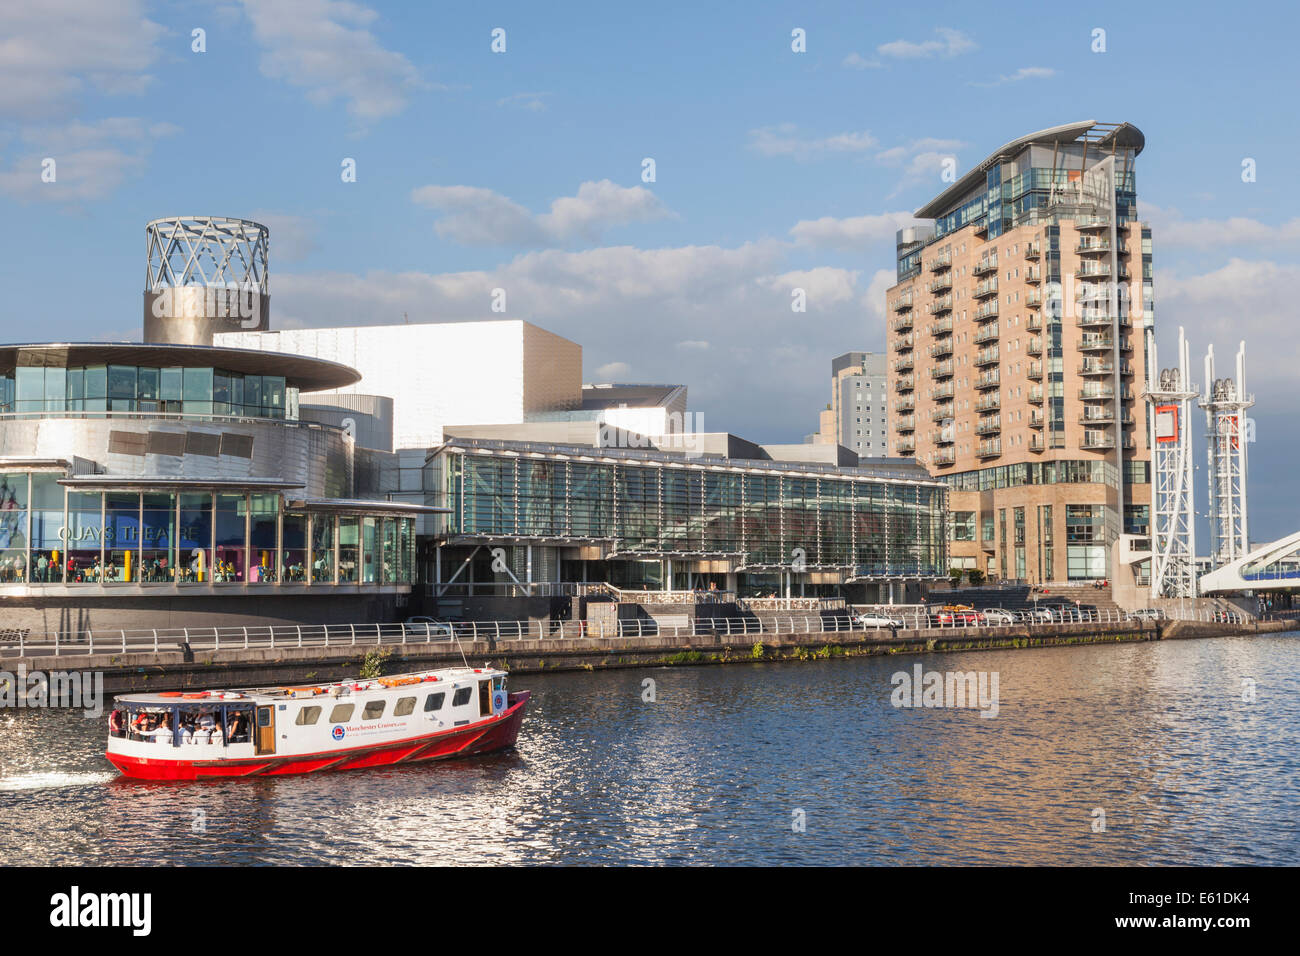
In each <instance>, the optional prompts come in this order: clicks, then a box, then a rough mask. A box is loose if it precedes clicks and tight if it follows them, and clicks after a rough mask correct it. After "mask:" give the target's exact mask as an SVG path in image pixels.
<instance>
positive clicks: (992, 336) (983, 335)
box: [974, 322, 998, 345]
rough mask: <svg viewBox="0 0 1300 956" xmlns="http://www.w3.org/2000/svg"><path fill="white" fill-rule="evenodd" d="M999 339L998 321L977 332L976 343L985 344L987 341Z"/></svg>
mask: <svg viewBox="0 0 1300 956" xmlns="http://www.w3.org/2000/svg"><path fill="white" fill-rule="evenodd" d="M997 340H998V324H997V323H996V322H990V323H989V324H988V325H986V326H984V327H983V328H982V329H980V330H979V331H978V332H976V333H975V339H974V342H975V344H976V345H983V344H984V343H985V342H996V341H997Z"/></svg>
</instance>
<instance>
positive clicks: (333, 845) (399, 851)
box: [0, 634, 1300, 865]
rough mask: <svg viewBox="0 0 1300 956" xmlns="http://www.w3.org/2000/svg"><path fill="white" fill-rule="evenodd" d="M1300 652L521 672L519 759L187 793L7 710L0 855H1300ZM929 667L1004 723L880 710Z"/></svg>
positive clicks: (0, 763) (472, 859)
mask: <svg viewBox="0 0 1300 956" xmlns="http://www.w3.org/2000/svg"><path fill="white" fill-rule="evenodd" d="M1297 652H1300V634H1287V635H1277V636H1268V637H1262V638H1251V639H1248V638H1241V639H1226V640H1214V641H1173V642H1165V643H1155V644H1140V645H1124V646H1104V647H1072V648H1058V649H1044V650H1032V651H1024V650H1022V651H993V652H981V653H966V654H949V655H925V656H922V657H919V658H917V657H905V656H898V657H889V658H872V659H858V660H851V661H827V662H821V663H804V664H784V665H776V664H767V665H763V664H759V665H752V666H749V665H736V666H729V667H696V668H675V669H668V668H659V669H635V670H627V671H611V672H603V673H579V674H547V675H535V676H527V677H524V676H521V677H519V678H517V679H516V680H515V683H516V684H517V685H518V686H520V687H528V688H531V689H532V690H533V691H534V694H533V702H532V705H531V707H530V710H529V714H528V717H527V718H526V719H525V721H524V730H523V733H522V734H521V736H520V742H519V747H518V749H517V750H515V751H511V752H508V753H502V754H496V755H492V756H487V757H480V758H474V759H470V760H463V761H456V762H448V763H441V764H433V765H425V766H415V767H403V768H395V769H387V770H384V769H380V770H367V771H355V772H349V773H336V774H326V775H322V776H315V777H290V778H280V779H265V780H262V779H254V780H245V781H221V782H214V783H197V784H152V783H147V782H135V781H128V780H125V779H123V778H119V777H116V776H115V775H114V774H113V773H112V770H111V768H110V767H109V766H108V764H107V763H106V762H105V761H104V759H103V755H102V752H103V740H104V722H103V720H102V719H100V720H96V721H90V720H85V719H84V718H82V716H81V714H80V712H77V711H73V712H59V711H51V712H34V711H16V712H15V711H11V712H8V713H6V714H4V715H3V716H0V863H20V862H29V863H56V864H75V863H81V862H88V863H107V864H150V863H172V864H185V863H209V864H210V863H215V864H224V865H242V864H252V863H273V864H293V863H333V864H349V863H364V864H373V863H437V864H474V863H539V862H555V863H690V862H699V863H761V864H775V863H803V864H830V863H864V864H870V863H908V864H913V863H916V864H919V863H966V862H970V863H1061V864H1073V863H1114V864H1119V863H1156V864H1172V863H1193V864H1241V863H1274V864H1283V863H1285V864H1296V863H1300V824H1298V823H1297V814H1296V809H1295V808H1296V807H1297V805H1300V799H1298V798H1300V792H1298V790H1300V782H1298V781H1300V774H1297V772H1296V771H1297V768H1298V767H1300V750H1298V743H1297V739H1296V727H1297V726H1298V725H1300V677H1298V676H1297V671H1298V669H1297V667H1296V663H1297V657H1298V653H1297ZM918 660H919V661H921V662H922V663H923V664H924V666H925V667H926V669H934V670H940V671H943V670H966V669H969V670H990V671H997V672H999V674H1000V687H1001V701H1000V715H999V716H998V717H997V718H995V719H991V720H990V719H985V718H981V717H980V716H979V712H978V711H977V710H942V709H928V710H927V709H917V710H905V709H895V708H893V707H891V706H890V704H889V697H890V691H891V690H892V687H891V684H890V679H889V678H890V675H891V674H892V673H894V672H895V671H898V670H903V669H910V668H911V666H912V664H913V663H915V662H917V661H918ZM646 676H653V677H654V679H655V681H656V684H657V688H656V689H657V695H656V696H657V701H656V702H655V703H643V702H642V699H641V691H642V685H641V681H642V679H643V678H644V677H646ZM1246 677H1250V678H1253V679H1254V680H1255V681H1256V682H1257V686H1256V694H1257V698H1256V700H1255V702H1254V703H1249V704H1248V703H1243V702H1242V699H1241V698H1242V679H1243V678H1246ZM1096 808H1101V809H1103V810H1104V811H1105V818H1106V829H1105V832H1100V833H1094V832H1093V829H1092V826H1093V811H1094V810H1095V809H1096ZM796 810H802V811H804V819H805V821H806V830H805V831H804V832H795V831H794V829H793V828H792V826H791V823H792V820H793V814H794V812H795V811H796Z"/></svg>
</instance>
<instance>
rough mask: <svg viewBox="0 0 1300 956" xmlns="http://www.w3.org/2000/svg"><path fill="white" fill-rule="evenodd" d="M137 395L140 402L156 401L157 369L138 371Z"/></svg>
mask: <svg viewBox="0 0 1300 956" xmlns="http://www.w3.org/2000/svg"><path fill="white" fill-rule="evenodd" d="M137 388H138V392H137V394H138V395H139V397H140V400H141V401H157V400H158V369H156V368H142V369H140V378H139V384H138V386H137Z"/></svg>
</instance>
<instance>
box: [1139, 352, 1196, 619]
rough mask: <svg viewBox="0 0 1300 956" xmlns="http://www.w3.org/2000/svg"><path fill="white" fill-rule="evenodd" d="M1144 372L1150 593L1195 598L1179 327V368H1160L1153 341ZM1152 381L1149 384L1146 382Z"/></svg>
mask: <svg viewBox="0 0 1300 956" xmlns="http://www.w3.org/2000/svg"><path fill="white" fill-rule="evenodd" d="M1150 356H1151V358H1150V366H1149V367H1148V370H1147V382H1148V385H1147V388H1146V389H1145V391H1144V395H1145V397H1146V400H1147V401H1148V402H1150V403H1151V406H1152V407H1151V416H1150V423H1151V424H1150V427H1151V457H1152V461H1151V465H1152V471H1153V472H1154V475H1153V481H1152V483H1151V595H1152V596H1153V597H1196V524H1195V516H1194V513H1193V497H1192V443H1191V429H1190V428H1189V425H1190V423H1191V418H1190V416H1191V412H1192V399H1194V398H1196V397H1197V395H1198V394H1199V393H1198V392H1197V390H1196V388H1195V387H1194V386H1193V385H1192V384H1191V383H1190V381H1189V379H1188V374H1187V369H1188V352H1187V340H1186V338H1184V336H1183V328H1182V326H1179V327H1178V366H1177V367H1176V368H1166V369H1161V368H1160V367H1159V365H1157V363H1156V350H1155V346H1154V343H1153V345H1152V348H1151V352H1150ZM1152 382H1154V383H1156V384H1155V385H1154V387H1153V386H1152V385H1151V384H1150V383H1152Z"/></svg>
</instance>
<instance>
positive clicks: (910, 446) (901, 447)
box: [894, 438, 916, 458]
mask: <svg viewBox="0 0 1300 956" xmlns="http://www.w3.org/2000/svg"><path fill="white" fill-rule="evenodd" d="M894 451H895V452H896V453H897V454H898V457H899V458H907V457H910V456H911V455H915V454H916V439H914V438H904V439H902V440H901V441H896V442H894Z"/></svg>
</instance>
